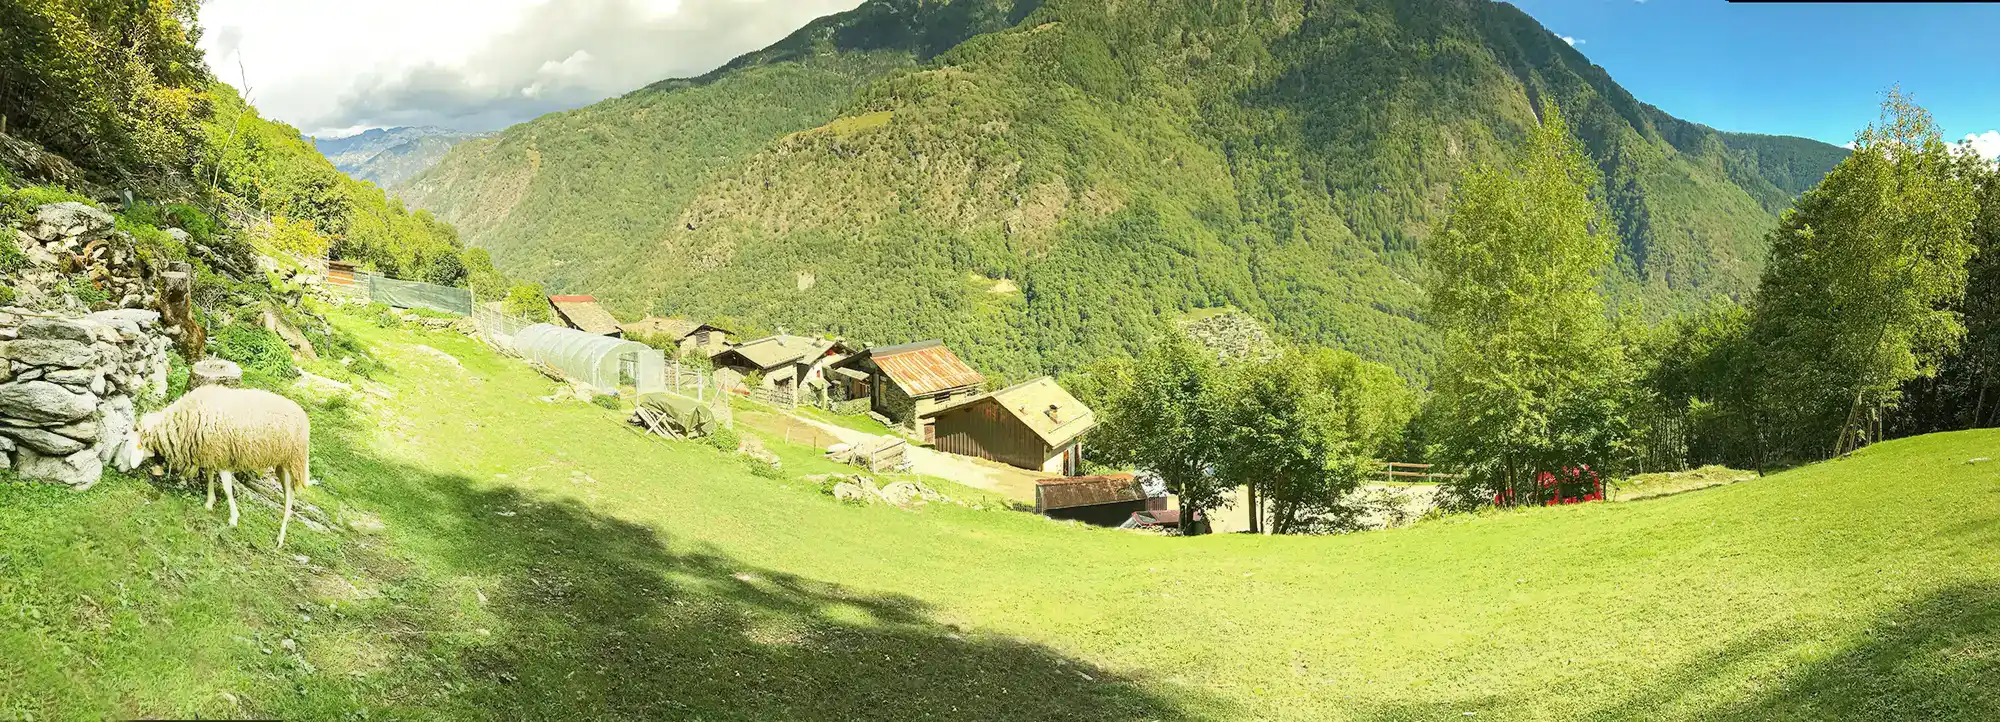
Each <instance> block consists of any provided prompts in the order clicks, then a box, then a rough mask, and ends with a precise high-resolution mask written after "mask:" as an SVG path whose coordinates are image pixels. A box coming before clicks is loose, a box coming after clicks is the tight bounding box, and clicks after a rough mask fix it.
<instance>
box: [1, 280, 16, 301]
mask: <svg viewBox="0 0 2000 722" xmlns="http://www.w3.org/2000/svg"><path fill="white" fill-rule="evenodd" d="M14 298H15V293H14V287H13V286H9V285H6V284H0V306H5V305H8V304H11V303H13V302H14Z"/></svg>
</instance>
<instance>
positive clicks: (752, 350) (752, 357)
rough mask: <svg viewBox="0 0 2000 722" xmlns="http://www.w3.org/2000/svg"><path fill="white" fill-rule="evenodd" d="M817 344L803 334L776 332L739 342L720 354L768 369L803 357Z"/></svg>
mask: <svg viewBox="0 0 2000 722" xmlns="http://www.w3.org/2000/svg"><path fill="white" fill-rule="evenodd" d="M817 345H818V344H816V343H815V342H814V341H813V339H809V338H806V337H804V336H793V335H790V334H778V335H776V336H765V337H764V338H760V339H757V340H755V341H750V342H747V343H744V344H741V345H739V346H737V347H736V348H732V349H730V350H728V351H724V352H723V353H722V354H720V355H728V354H736V355H737V356H741V357H743V360H744V361H747V362H749V363H750V365H752V366H755V367H757V368H760V369H770V368H776V367H778V366H782V365H784V364H788V363H791V362H793V361H797V360H799V359H801V358H805V357H806V355H807V354H808V353H810V352H811V351H812V350H813V349H814V348H815V347H816V346H817ZM720 355H719V356H720Z"/></svg>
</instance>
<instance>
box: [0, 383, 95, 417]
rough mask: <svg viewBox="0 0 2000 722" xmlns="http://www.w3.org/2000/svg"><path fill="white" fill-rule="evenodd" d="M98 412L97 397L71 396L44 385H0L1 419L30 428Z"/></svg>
mask: <svg viewBox="0 0 2000 722" xmlns="http://www.w3.org/2000/svg"><path fill="white" fill-rule="evenodd" d="M96 410H97V396H95V395H93V394H87V393H84V394H77V393H71V392H69V391H68V390H67V389H64V388H63V387H61V386H57V385H55V384H52V383H49V382H47V381H28V382H24V383H11V384H0V417H4V418H11V419H25V420H27V421H28V422H29V423H31V424H41V423H65V422H70V421H75V420H77V419H81V418H83V417H85V416H89V415H90V413H91V412H93V411H96Z"/></svg>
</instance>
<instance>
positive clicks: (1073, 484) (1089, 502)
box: [1035, 474, 1167, 526]
mask: <svg viewBox="0 0 2000 722" xmlns="http://www.w3.org/2000/svg"><path fill="white" fill-rule="evenodd" d="M1166 508H1167V499H1166V497H1149V496H1147V495H1146V490H1145V489H1144V488H1143V487H1142V486H1141V485H1140V484H1139V480H1138V479H1136V478H1134V477H1133V476H1132V475H1131V474H1105V475H1103V476H1071V477H1063V478H1059V479H1042V480H1040V481H1037V482H1035V513H1037V514H1041V515H1043V516H1046V517H1049V518H1051V519H1071V520H1075V521H1080V522H1083V523H1085V524H1095V525H1097V526H1119V525H1122V524H1124V523H1126V522H1127V521H1130V520H1131V519H1132V515H1133V514H1136V513H1140V512H1148V511H1161V510H1164V509H1166Z"/></svg>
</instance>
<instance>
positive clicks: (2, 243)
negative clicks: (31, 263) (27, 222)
mask: <svg viewBox="0 0 2000 722" xmlns="http://www.w3.org/2000/svg"><path fill="white" fill-rule="evenodd" d="M27 265H28V254H27V253H24V252H22V251H21V244H20V242H18V241H16V240H14V234H12V233H0V271H18V270H21V269H22V268H26V267H27Z"/></svg>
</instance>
